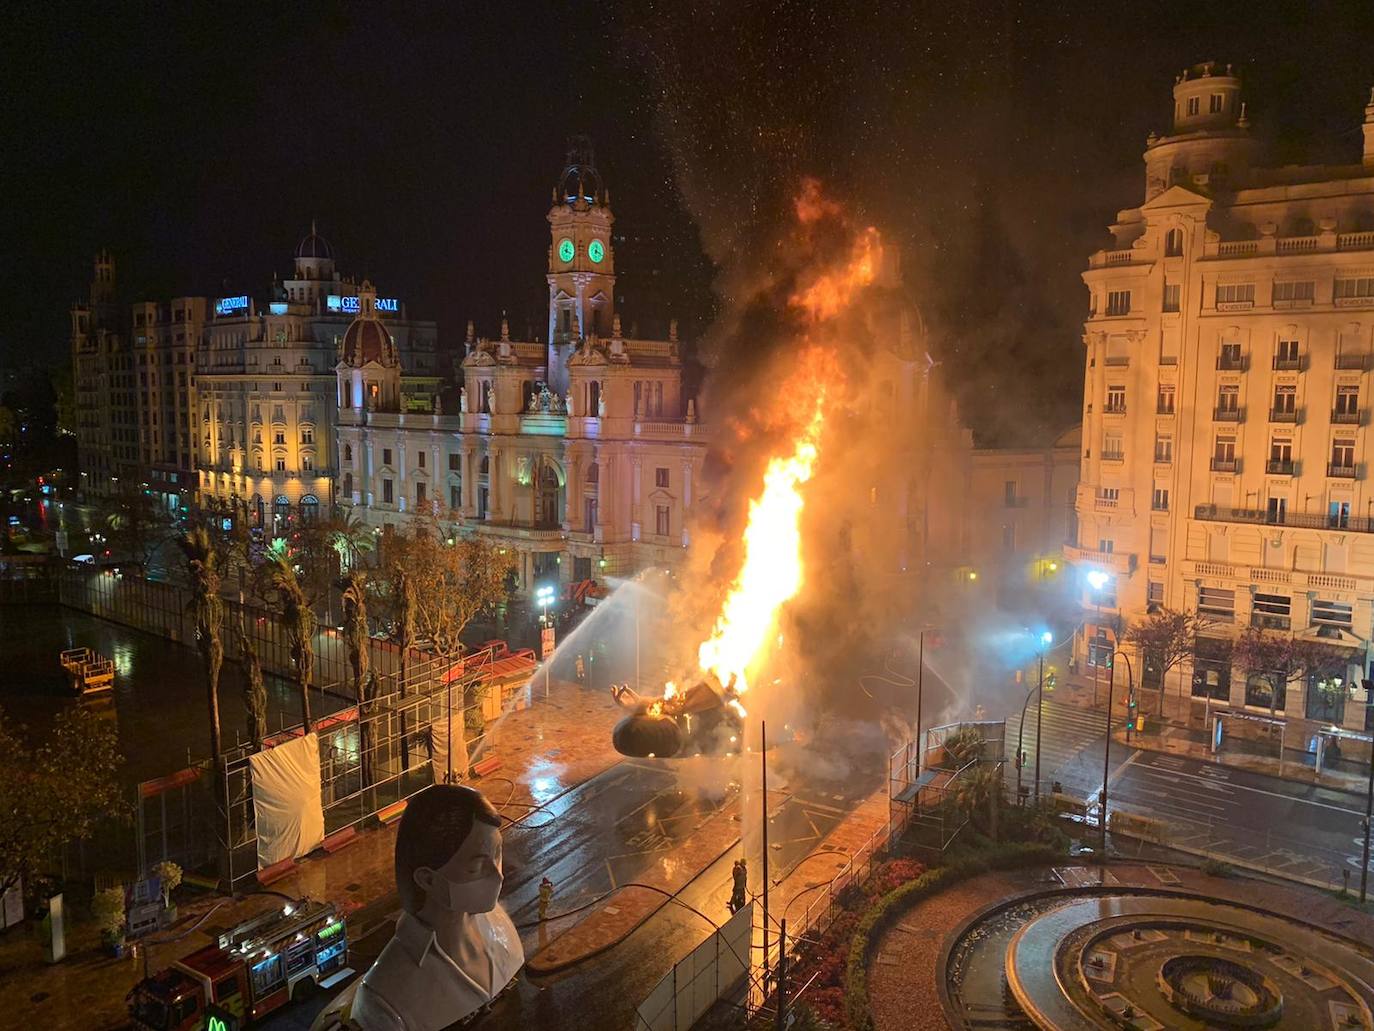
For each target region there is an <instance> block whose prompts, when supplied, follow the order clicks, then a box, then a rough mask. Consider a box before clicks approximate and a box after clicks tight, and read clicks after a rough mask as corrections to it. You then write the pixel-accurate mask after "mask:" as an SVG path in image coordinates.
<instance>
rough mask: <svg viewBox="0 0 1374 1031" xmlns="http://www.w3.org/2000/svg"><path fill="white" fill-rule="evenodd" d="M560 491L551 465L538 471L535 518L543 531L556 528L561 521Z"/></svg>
mask: <svg viewBox="0 0 1374 1031" xmlns="http://www.w3.org/2000/svg"><path fill="white" fill-rule="evenodd" d="M560 495H561V490H560V487H559V483H558V472H557V471H556V470H555V469H554V468H553V466H551V465H545V466H544V467H543V468H542V469H541V470H540V471H539V510H538V514H537V518H538V520H539V525H540V527H541V528H543V529H552V528H554V527H556V526H558V525H559V524H560V523H561V522H562V519H563V512H562V505H561V504H560V502H561V497H560Z"/></svg>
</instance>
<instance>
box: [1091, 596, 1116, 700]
mask: <svg viewBox="0 0 1374 1031" xmlns="http://www.w3.org/2000/svg"><path fill="white" fill-rule="evenodd" d="M1109 579H1111V578H1110V577H1109V576H1107V574H1106V573H1104V572H1103V571H1102V570H1100V569H1094V570H1092V571H1090V572H1089V573H1088V586H1089V587H1091V588H1092V589H1093V602H1094V603H1095V604H1096V606H1097V622H1096V623H1095V624H1094V625H1093V633H1094V635H1096V634H1097V633H1099V632H1100V630H1099V628H1100V627H1101V625H1102V588H1104V587H1106V586H1107V581H1108V580H1109ZM1088 648H1089V650H1090V651H1092V652H1093V655H1092V659H1093V705H1097V685H1098V683H1099V682H1100V679H1099V674H1100V673H1101V669H1100V667H1099V665H1098V660H1100V659H1101V658H1102V656H1100V655H1098V654H1097V653H1096V650H1095V648H1094V646H1093V645H1091V644H1089V646H1088ZM1107 709H1108V711H1109V712H1110V711H1111V706H1108V707H1107Z"/></svg>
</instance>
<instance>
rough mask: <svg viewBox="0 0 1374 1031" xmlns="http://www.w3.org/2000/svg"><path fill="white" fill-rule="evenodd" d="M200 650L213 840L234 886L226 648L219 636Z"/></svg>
mask: <svg viewBox="0 0 1374 1031" xmlns="http://www.w3.org/2000/svg"><path fill="white" fill-rule="evenodd" d="M202 640H203V641H204V647H203V648H202V649H201V651H202V654H203V655H204V658H205V688H206V696H207V697H206V701H207V702H208V703H209V706H210V760H211V765H212V770H211V774H210V776H211V780H212V782H213V784H212V794H213V797H214V800H215V813H214V821H213V833H214V840H215V842H216V844H217V845H218V846H219V848H218V849H217V856H216V866H217V868H218V870H219V880H220V884H221V886H222V887H224V888H226V889H227V888H230V887H232V884H231V878H230V869H229V842H230V840H232V835H231V829H230V826H229V785H228V784H227V783H225V769H224V745H223V741H222V739H221V732H220V724H219V672H220V668H221V666H222V665H223V663H224V646H223V644H221V643H220V639H219V634H218V632H216V633H215V634H214V635H213V636H210V635H207V636H206V637H204V638H203V639H202Z"/></svg>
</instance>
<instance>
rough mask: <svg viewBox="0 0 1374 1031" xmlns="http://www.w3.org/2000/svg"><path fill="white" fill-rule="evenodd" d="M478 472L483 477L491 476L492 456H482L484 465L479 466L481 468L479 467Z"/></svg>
mask: <svg viewBox="0 0 1374 1031" xmlns="http://www.w3.org/2000/svg"><path fill="white" fill-rule="evenodd" d="M477 471H478V472H479V473H481V474H482V475H483V476H487V475H489V474H490V473H491V456H490V455H483V456H482V464H481V465H479V466H478V467H477Z"/></svg>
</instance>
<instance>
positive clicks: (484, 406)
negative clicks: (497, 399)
mask: <svg viewBox="0 0 1374 1031" xmlns="http://www.w3.org/2000/svg"><path fill="white" fill-rule="evenodd" d="M477 410H478V411H479V412H483V413H485V414H487V415H490V414H491V381H490V380H485V379H484V380H482V403H481V406H480V407H479V408H478V409H477Z"/></svg>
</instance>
